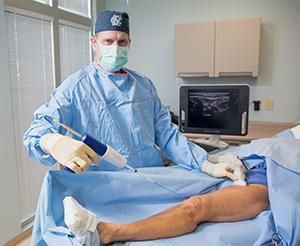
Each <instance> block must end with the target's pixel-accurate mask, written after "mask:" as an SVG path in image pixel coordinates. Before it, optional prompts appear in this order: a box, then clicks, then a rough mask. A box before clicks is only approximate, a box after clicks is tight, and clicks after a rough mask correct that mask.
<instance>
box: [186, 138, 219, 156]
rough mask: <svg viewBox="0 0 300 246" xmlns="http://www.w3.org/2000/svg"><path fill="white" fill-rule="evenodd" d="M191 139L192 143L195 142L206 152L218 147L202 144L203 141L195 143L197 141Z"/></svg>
mask: <svg viewBox="0 0 300 246" xmlns="http://www.w3.org/2000/svg"><path fill="white" fill-rule="evenodd" d="M191 141H192V143H194V144H197V145H198V146H200V147H201V148H202V149H204V150H205V151H206V152H208V153H209V152H211V151H213V150H216V149H218V148H217V147H214V146H211V145H207V144H203V143H197V142H194V141H193V140H191Z"/></svg>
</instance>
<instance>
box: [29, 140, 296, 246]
mask: <svg viewBox="0 0 300 246" xmlns="http://www.w3.org/2000/svg"><path fill="white" fill-rule="evenodd" d="M230 151H231V152H234V153H236V154H238V155H239V156H249V155H259V156H263V157H264V158H265V161H266V164H267V179H268V192H269V200H270V207H269V209H268V210H266V211H263V212H261V213H260V214H259V215H257V216H256V217H255V218H252V219H250V220H244V221H240V222H226V223H202V224H200V225H199V226H198V228H197V229H196V230H195V231H194V232H192V233H189V234H186V235H183V236H179V237H174V238H168V239H159V240H150V241H139V242H123V243H115V244H114V245H140V246H146V245H147V246H148V245H153V246H156V245H157V246H158V245H167V246H168V245H173V246H174V245H178V246H180V245H190V246H193V245H195V246H196V245H197V246H198V245H243V246H244V245H272V244H273V245H300V141H299V140H295V139H293V138H291V137H285V136H283V137H276V138H271V139H261V140H257V141H253V142H252V143H250V144H247V145H243V146H239V147H236V148H233V149H231V150H230ZM141 171H142V172H144V173H145V174H147V175H149V176H150V177H151V178H153V179H155V180H156V181H157V182H159V183H160V184H163V185H164V186H167V187H168V188H170V189H172V190H175V191H176V192H177V193H179V194H181V195H182V196H184V197H190V196H193V195H198V194H203V193H207V192H212V191H215V190H217V189H220V188H222V187H225V186H228V185H231V181H229V180H227V179H217V178H214V177H210V176H208V175H206V174H204V173H201V172H199V171H196V170H194V171H190V170H186V169H183V168H181V167H179V166H171V167H155V168H154V167H152V168H142V169H141ZM66 196H73V197H74V198H75V199H76V200H77V201H78V202H79V203H81V204H82V205H83V206H84V207H86V208H88V209H89V210H91V211H93V212H94V213H96V214H97V218H98V219H99V220H101V221H108V222H116V223H128V222H132V221H136V220H140V219H144V218H146V217H149V216H151V215H153V214H155V213H158V212H160V211H162V210H164V209H166V208H168V207H170V206H174V205H176V204H178V203H179V202H180V201H182V199H181V198H180V197H178V196H176V194H174V193H170V192H168V191H166V190H164V189H161V188H160V187H158V186H155V185H154V184H153V183H150V182H147V181H146V180H144V179H142V178H141V177H140V176H138V175H136V174H134V173H131V172H129V171H120V172H86V173H82V174H77V175H74V174H71V173H69V172H67V171H50V172H48V173H47V174H46V176H45V178H44V182H43V185H42V189H41V194H40V198H39V202H38V206H37V211H36V217H35V224H34V229H33V245H79V243H78V242H77V241H76V239H75V237H74V235H72V233H71V232H70V231H69V230H68V229H67V228H66V226H65V224H64V222H63V217H64V214H63V203H62V201H63V199H64V197H66ZM245 209H247V208H245ZM98 243H99V242H98Z"/></svg>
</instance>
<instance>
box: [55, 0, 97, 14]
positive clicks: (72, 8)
mask: <svg viewBox="0 0 300 246" xmlns="http://www.w3.org/2000/svg"><path fill="white" fill-rule="evenodd" d="M90 4H91V1H90V0H58V7H59V8H60V9H63V10H65V11H68V12H72V13H75V14H78V15H81V16H84V17H87V18H91V6H90Z"/></svg>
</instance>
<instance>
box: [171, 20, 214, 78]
mask: <svg viewBox="0 0 300 246" xmlns="http://www.w3.org/2000/svg"><path fill="white" fill-rule="evenodd" d="M214 36H215V23H214V22H207V23H195V24H178V25H176V28H175V41H176V42H175V50H176V52H175V56H176V62H175V70H176V75H177V76H178V77H185V76H190V77H198V76H209V77H212V76H214V39H215V37H214Z"/></svg>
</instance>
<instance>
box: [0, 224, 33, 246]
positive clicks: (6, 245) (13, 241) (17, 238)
mask: <svg viewBox="0 0 300 246" xmlns="http://www.w3.org/2000/svg"><path fill="white" fill-rule="evenodd" d="M31 233H32V226H31V227H30V228H28V229H26V230H25V231H23V232H21V233H20V234H18V235H17V236H15V237H14V238H12V239H11V240H9V241H7V242H6V243H4V245H3V246H15V245H16V244H18V243H20V242H21V241H22V240H24V239H25V238H27V237H28V236H30V235H31Z"/></svg>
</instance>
